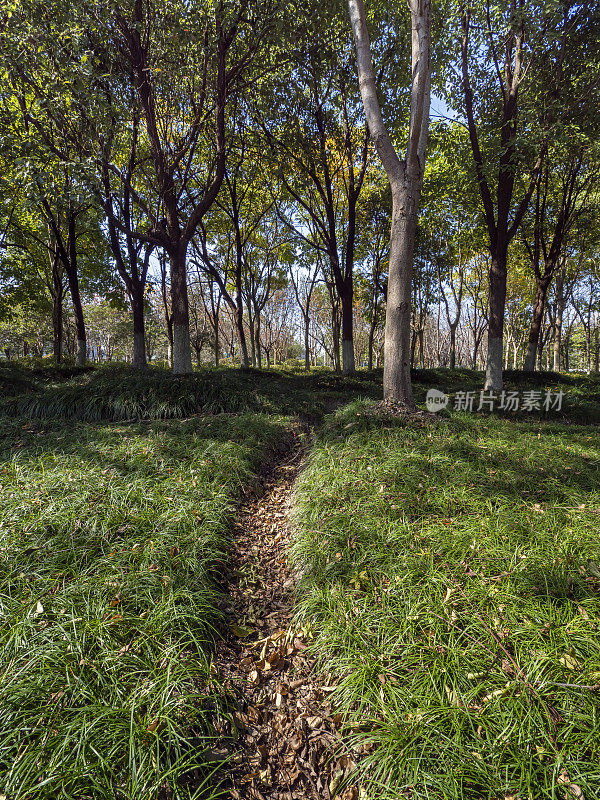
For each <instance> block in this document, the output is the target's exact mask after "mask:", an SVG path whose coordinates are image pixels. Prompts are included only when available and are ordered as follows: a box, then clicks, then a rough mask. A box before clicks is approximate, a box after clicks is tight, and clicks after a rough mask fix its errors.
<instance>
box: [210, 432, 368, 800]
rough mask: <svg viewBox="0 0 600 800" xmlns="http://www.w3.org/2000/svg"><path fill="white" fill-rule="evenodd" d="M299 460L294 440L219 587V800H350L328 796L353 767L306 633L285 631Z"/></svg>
mask: <svg viewBox="0 0 600 800" xmlns="http://www.w3.org/2000/svg"><path fill="white" fill-rule="evenodd" d="M302 456H303V450H302V446H301V443H300V437H299V436H298V431H296V433H295V437H294V443H293V445H292V447H291V449H290V448H289V447H288V448H287V450H286V452H284V453H280V454H279V455H278V456H276V457H275V459H274V462H273V463H272V464H271V466H270V468H269V469H268V471H267V473H266V475H264V476H263V478H262V479H261V483H262V485H261V486H259V487H258V488H257V489H254V490H252V492H251V493H250V494H249V495H247V497H246V499H245V501H244V502H243V503H242V505H241V507H240V509H239V511H238V514H237V517H236V521H235V527H234V540H233V552H232V559H231V564H232V566H231V570H230V573H229V575H228V576H227V578H226V581H227V590H228V593H229V604H228V607H227V608H226V611H227V613H228V620H229V630H228V632H227V634H226V636H225V639H224V641H222V642H221V643H220V644H219V646H218V648H217V652H216V660H215V665H216V669H217V677H218V680H219V681H220V682H221V683H222V684H224V685H225V686H226V688H227V689H228V691H229V693H230V695H231V696H233V698H234V703H235V707H236V711H235V713H234V723H235V724H234V728H233V730H232V729H231V728H230V729H229V731H230V734H231V733H232V734H233V737H231V738H233V740H234V741H231V738H230V740H229V744H228V745H227V746H226V747H227V750H228V756H229V760H228V762H227V765H226V767H225V769H226V770H227V772H228V773H229V775H228V778H227V781H226V794H225V795H224V796H225V797H229V798H233V799H234V800H246V798H252V799H256V800H300V798H302V799H304V798H306V799H307V800H313V798H314V799H315V800H316V798H319V800H320V799H321V798H325V800H333V798H335V800H355V798H357V797H358V791H357V790H356V789H353V788H350V789H345V790H343V791H342V790H340V793H339V794H338V793H337V792H336V789H337V787H338V786H339V785H340V781H341V779H342V778H343V776H344V774H345V773H346V772H347V771H348V770H349V768H350V767H352V766H353V762H352V761H351V759H350V758H349V756H348V755H343V754H342V755H340V753H342V749H341V742H340V739H339V736H338V734H337V728H338V727H339V725H340V723H341V719H339V718H337V717H336V716H335V714H334V712H333V710H332V708H331V704H330V703H329V701H328V699H327V698H328V694H329V692H328V687H327V686H324V685H323V683H322V681H320V680H319V677H318V676H317V675H316V674H314V673H313V667H314V661H313V660H312V659H311V658H310V657H308V656H307V654H306V648H307V631H306V630H295V629H293V627H292V625H293V602H294V586H295V578H294V574H293V572H292V570H291V568H290V566H289V564H288V562H287V552H288V547H289V541H290V525H289V513H290V509H291V498H292V491H293V485H294V481H295V479H296V477H297V475H298V472H299V470H300V468H301V463H302ZM336 754H337V755H336Z"/></svg>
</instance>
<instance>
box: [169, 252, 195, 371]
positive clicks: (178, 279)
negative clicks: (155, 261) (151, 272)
mask: <svg viewBox="0 0 600 800" xmlns="http://www.w3.org/2000/svg"><path fill="white" fill-rule="evenodd" d="M186 251H187V244H186V243H185V242H183V241H180V242H179V243H178V246H177V248H176V249H175V250H174V252H173V253H172V254H171V319H172V325H173V373H174V374H175V375H186V374H188V373H190V372H192V370H193V367H192V347H191V344H190V313H189V305H188V289H187V265H186Z"/></svg>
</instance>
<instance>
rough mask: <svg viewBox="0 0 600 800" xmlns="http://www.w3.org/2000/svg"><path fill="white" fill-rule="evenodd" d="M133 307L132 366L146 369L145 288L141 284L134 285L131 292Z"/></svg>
mask: <svg viewBox="0 0 600 800" xmlns="http://www.w3.org/2000/svg"><path fill="white" fill-rule="evenodd" d="M131 309H132V311H133V358H132V359H131V366H132V367H134V368H135V369H145V368H146V366H147V361H146V326H145V320H144V288H143V286H141V285H140V284H135V285H134V286H133V291H132V293H131Z"/></svg>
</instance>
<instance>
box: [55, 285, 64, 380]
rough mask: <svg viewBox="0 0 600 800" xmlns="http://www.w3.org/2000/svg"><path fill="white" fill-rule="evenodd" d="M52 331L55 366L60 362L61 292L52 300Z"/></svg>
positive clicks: (61, 333) (61, 331)
mask: <svg viewBox="0 0 600 800" xmlns="http://www.w3.org/2000/svg"><path fill="white" fill-rule="evenodd" d="M52 330H53V334H54V336H53V355H54V360H55V361H56V363H57V364H60V363H61V361H62V340H63V297H62V287H61V291H59V292H58V293H57V294H55V295H54V297H53V299H52Z"/></svg>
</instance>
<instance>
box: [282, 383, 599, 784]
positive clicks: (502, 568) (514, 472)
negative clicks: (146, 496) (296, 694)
mask: <svg viewBox="0 0 600 800" xmlns="http://www.w3.org/2000/svg"><path fill="white" fill-rule="evenodd" d="M588 384H589V386H588ZM438 385H439V384H438ZM440 388H443V387H442V386H440ZM563 388H566V391H568V392H570V394H571V403H572V406H574V407H578V404H579V406H580V407H584V408H585V411H586V414H587V415H588V416H589V415H592V416H594V417H595V418H596V419H598V411H599V409H598V407H595V409H594V408H592V407H591V405H590V403H591V401H590V399H589V395H590V394H593V392H589V391H587V390H588V389H589V388H593V389H595V393H596V395H597V393H598V388H599V386H598V383H597V382H596V384H595V386H593V385H592V382H591V381H589V380H588V381H586V380H584V381H582V382H576V383H573V384H571V385H570V386H569V387H563ZM586 392H587V396H586ZM364 410H365V404H363V403H354V404H352V405H350V406H349V407H346V408H345V409H342V410H341V411H340V412H338V414H336V415H335V416H334V417H332V418H330V419H329V422H328V424H327V426H326V427H325V429H324V431H323V434H322V435H321V437H320V438H319V439H318V440H317V442H316V444H315V446H314V450H313V453H312V456H311V458H310V461H309V465H308V468H307V469H306V471H305V472H304V474H303V476H302V478H301V481H300V484H299V486H298V489H297V497H296V513H297V526H298V531H297V537H296V543H295V557H296V559H297V561H298V562H299V564H300V565H301V566H302V568H303V570H304V571H305V577H304V585H303V600H302V613H303V614H305V615H306V616H308V617H309V618H310V619H312V620H313V622H314V623H315V626H316V630H317V640H316V649H317V652H318V653H319V654H320V656H321V658H322V664H323V667H324V668H326V669H327V671H328V672H330V673H331V678H330V680H331V681H332V682H334V683H337V685H338V688H337V691H336V693H335V695H334V698H335V700H336V701H337V703H338V704H339V707H340V709H341V710H342V711H343V712H344V713H345V714H346V715H347V721H348V723H349V725H348V727H347V729H346V730H347V735H348V737H349V739H351V740H353V741H354V742H355V743H360V744H361V745H363V747H364V762H363V766H364V767H365V768H366V769H367V770H368V773H369V776H370V778H369V780H370V786H371V792H370V793H369V797H377V798H390V800H391V798H398V797H400V796H404V795H403V791H404V790H406V796H408V797H415V798H431V800H433V798H439V800H441V799H442V798H444V800H445V799H446V798H469V800H475V798H502V800H503V799H504V798H505V797H517V796H518V797H519V798H522V800H525V798H530V799H531V800H538V798H555V797H561V798H562V797H564V796H567V797H571V796H573V797H576V796H579V795H578V794H577V789H576V788H575V787H576V786H579V787H580V788H581V790H582V791H583V795H584V796H585V797H586V798H587V797H596V796H598V795H599V794H600V768H599V766H598V764H599V763H600V720H599V719H598V692H597V689H593V688H589V687H594V686H596V685H598V684H600V634H599V628H600V625H599V623H600V566H599V565H600V537H599V536H598V528H599V521H600V439H599V437H598V429H597V427H585V426H579V425H576V424H568V425H567V424H564V425H559V424H556V423H550V422H545V423H544V422H540V421H539V420H536V419H535V418H532V417H529V418H527V419H524V420H520V421H515V420H510V419H505V420H503V419H499V418H497V417H495V418H492V417H483V416H477V415H465V414H461V415H458V414H452V415H449V417H448V418H447V419H446V420H445V421H444V422H442V423H438V424H437V425H435V426H433V427H432V426H428V427H414V426H408V427H407V426H405V424H403V423H402V422H401V421H398V420H387V421H375V420H373V419H372V418H369V417H368V416H367V417H365V416H364ZM569 783H572V784H573V786H574V788H573V790H572V794H570V793H569V792H568V791H567V788H566V787H568V785H569ZM565 792H567V794H565Z"/></svg>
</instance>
